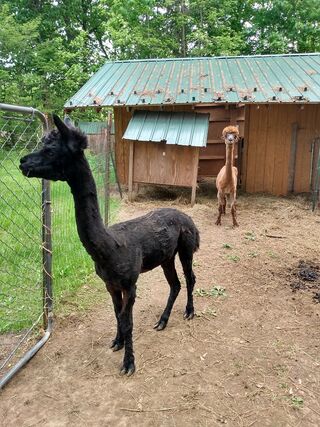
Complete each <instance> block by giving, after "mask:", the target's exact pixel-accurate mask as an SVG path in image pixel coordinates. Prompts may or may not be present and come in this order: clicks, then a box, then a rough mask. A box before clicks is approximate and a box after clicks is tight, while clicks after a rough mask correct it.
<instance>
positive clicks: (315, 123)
mask: <svg viewBox="0 0 320 427" xmlns="http://www.w3.org/2000/svg"><path fill="white" fill-rule="evenodd" d="M246 110H250V111H246V117H248V118H249V117H250V119H249V120H248V121H247V122H246V128H247V129H246V140H245V144H246V150H245V155H246V158H245V159H244V163H245V165H246V166H245V171H244V174H245V178H244V183H245V190H246V191H247V192H252V193H255V192H267V193H270V194H274V195H286V194H287V193H288V180H289V168H290V153H291V144H292V140H293V138H292V129H293V124H294V123H297V125H298V133H297V149H296V160H295V165H294V166H295V170H294V181H293V183H294V185H293V190H294V192H296V193H300V192H309V190H310V187H309V186H310V165H311V151H310V148H311V143H312V141H313V139H314V138H315V137H317V136H319V135H320V106H318V105H303V106H301V105H259V106H253V105H251V106H247V107H246Z"/></svg>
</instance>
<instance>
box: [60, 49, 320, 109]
mask: <svg viewBox="0 0 320 427" xmlns="http://www.w3.org/2000/svg"><path fill="white" fill-rule="evenodd" d="M239 102H241V103H271V102H272V103H277V102H281V103H296V102H300V103H306V102H312V103H319V102H320V54H319V53H308V54H294V55H253V56H230V57H212V58H167V59H144V60H134V61H114V62H107V63H106V64H105V65H104V66H103V67H102V68H101V69H100V70H99V71H98V72H97V73H95V74H94V75H93V76H92V77H91V78H90V80H89V81H88V82H87V83H86V84H85V85H84V86H83V87H82V88H81V89H80V90H79V91H78V92H77V93H76V94H75V95H74V96H73V97H72V98H70V99H69V100H68V101H67V102H66V104H65V108H66V109H74V108H78V107H88V106H89V107H99V106H111V105H112V106H121V105H125V106H136V105H172V104H201V103H239Z"/></svg>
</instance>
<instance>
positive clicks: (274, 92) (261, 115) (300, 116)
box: [65, 53, 320, 202]
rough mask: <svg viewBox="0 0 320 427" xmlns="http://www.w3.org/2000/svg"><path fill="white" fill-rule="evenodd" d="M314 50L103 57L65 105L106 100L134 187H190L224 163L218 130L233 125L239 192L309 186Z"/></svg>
mask: <svg viewBox="0 0 320 427" xmlns="http://www.w3.org/2000/svg"><path fill="white" fill-rule="evenodd" d="M319 102H320V54H317V53H312V54H291V55H257V56H233V57H210V58H173V59H171V58H169V59H146V60H130V61H114V62H107V63H106V64H105V65H104V66H103V67H102V68H101V69H100V70H99V71H98V72H97V73H96V74H94V75H93V76H92V77H91V78H90V80H89V81H88V82H87V83H86V84H85V85H84V86H83V87H82V88H81V89H80V90H79V91H78V92H77V93H76V94H75V95H74V96H73V97H72V98H70V99H69V100H68V101H67V102H66V104H65V111H66V112H70V111H72V110H74V109H77V108H81V109H83V108H96V109H97V110H98V111H100V109H101V108H102V107H112V108H113V113H114V124H115V151H116V164H117V171H118V175H119V178H120V180H121V183H122V184H125V185H128V188H129V195H130V194H131V193H132V189H133V186H134V184H139V183H144V184H148V183H150V184H151V183H152V184H158V185H176V186H186V187H191V188H192V202H193V201H194V198H195V189H196V185H197V181H199V180H200V179H202V178H207V177H214V176H216V175H217V173H218V171H219V170H220V168H221V167H222V166H223V164H224V161H225V147H224V143H223V141H222V140H221V132H222V129H223V128H224V127H225V126H227V125H230V124H232V125H238V126H239V131H240V136H241V139H240V143H239V146H238V147H237V151H236V156H235V161H236V165H237V167H238V169H239V184H240V185H241V187H242V189H243V190H244V191H246V192H250V193H255V192H265V193H270V194H273V195H287V194H288V193H291V192H294V193H301V192H310V190H312V188H313V187H314V186H315V182H316V180H317V179H316V169H317V167H316V165H317V162H318V157H319V145H320V142H319V141H320V105H319Z"/></svg>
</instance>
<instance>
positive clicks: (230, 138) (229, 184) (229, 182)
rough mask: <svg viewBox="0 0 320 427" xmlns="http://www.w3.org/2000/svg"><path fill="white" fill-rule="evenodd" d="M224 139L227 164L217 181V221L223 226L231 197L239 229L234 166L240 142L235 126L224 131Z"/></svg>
mask: <svg viewBox="0 0 320 427" xmlns="http://www.w3.org/2000/svg"><path fill="white" fill-rule="evenodd" d="M222 139H224V142H225V144H226V164H225V165H224V166H223V168H222V169H221V170H220V172H219V173H218V176H217V180H216V186H217V189H218V203H219V214H218V218H217V221H216V224H217V225H221V215H222V214H225V213H226V204H227V198H226V195H227V194H229V195H230V203H231V214H232V220H233V226H234V227H238V225H239V224H238V222H237V215H236V197H237V178H238V169H237V168H236V167H235V166H233V159H234V146H235V143H236V142H237V141H238V140H239V130H238V128H237V127H235V126H227V127H225V128H224V129H223V131H222Z"/></svg>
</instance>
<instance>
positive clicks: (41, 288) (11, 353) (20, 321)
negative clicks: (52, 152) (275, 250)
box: [0, 104, 52, 388]
mask: <svg viewBox="0 0 320 427" xmlns="http://www.w3.org/2000/svg"><path fill="white" fill-rule="evenodd" d="M47 128H48V123H47V120H46V117H45V116H44V115H43V114H42V113H41V112H39V111H38V110H36V109H33V108H28V107H20V106H14V105H8V104H0V388H2V387H3V386H4V385H5V384H6V383H7V382H8V381H9V380H10V379H11V378H12V376H13V375H14V374H15V373H16V372H17V371H18V370H19V369H20V368H21V367H22V366H23V365H25V364H26V363H27V362H28V360H30V359H31V358H32V357H33V356H34V354H35V353H36V352H37V351H38V350H39V349H40V348H41V347H42V346H43V345H44V344H45V342H46V341H47V340H48V338H49V336H50V333H51V330H52V283H51V208H50V186H49V182H48V181H41V180H37V179H27V178H25V177H24V176H23V175H22V174H21V172H20V170H19V159H20V158H21V157H22V156H23V155H24V154H27V153H29V152H31V151H34V150H36V149H37V148H38V146H39V144H40V142H41V137H42V135H43V132H44V131H46V130H47Z"/></svg>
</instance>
